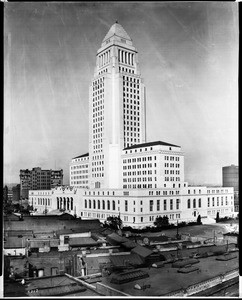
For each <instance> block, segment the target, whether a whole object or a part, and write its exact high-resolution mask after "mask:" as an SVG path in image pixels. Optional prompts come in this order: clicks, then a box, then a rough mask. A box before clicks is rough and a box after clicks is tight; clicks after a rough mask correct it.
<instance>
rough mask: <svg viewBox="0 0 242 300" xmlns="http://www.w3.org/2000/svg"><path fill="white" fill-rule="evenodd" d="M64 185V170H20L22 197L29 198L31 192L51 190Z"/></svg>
mask: <svg viewBox="0 0 242 300" xmlns="http://www.w3.org/2000/svg"><path fill="white" fill-rule="evenodd" d="M61 185H63V170H62V169H61V170H41V168H33V169H32V170H28V169H26V170H20V197H21V198H22V199H25V198H28V195H29V190H49V189H51V188H54V187H56V186H61Z"/></svg>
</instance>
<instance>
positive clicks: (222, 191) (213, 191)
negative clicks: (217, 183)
mask: <svg viewBox="0 0 242 300" xmlns="http://www.w3.org/2000/svg"><path fill="white" fill-rule="evenodd" d="M207 192H208V194H210V193H212V194H215V190H212V191H210V190H207ZM224 192H225V193H228V190H227V189H226V190H225V191H224V190H216V193H217V194H218V193H224Z"/></svg>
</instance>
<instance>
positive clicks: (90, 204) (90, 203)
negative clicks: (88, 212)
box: [89, 200, 92, 208]
mask: <svg viewBox="0 0 242 300" xmlns="http://www.w3.org/2000/svg"><path fill="white" fill-rule="evenodd" d="M89 208H92V202H91V200H89Z"/></svg>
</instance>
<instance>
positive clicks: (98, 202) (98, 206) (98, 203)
mask: <svg viewBox="0 0 242 300" xmlns="http://www.w3.org/2000/svg"><path fill="white" fill-rule="evenodd" d="M97 208H98V209H100V208H101V206H100V200H97Z"/></svg>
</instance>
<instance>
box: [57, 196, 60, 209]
mask: <svg viewBox="0 0 242 300" xmlns="http://www.w3.org/2000/svg"><path fill="white" fill-rule="evenodd" d="M57 209H60V202H59V197H57Z"/></svg>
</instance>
